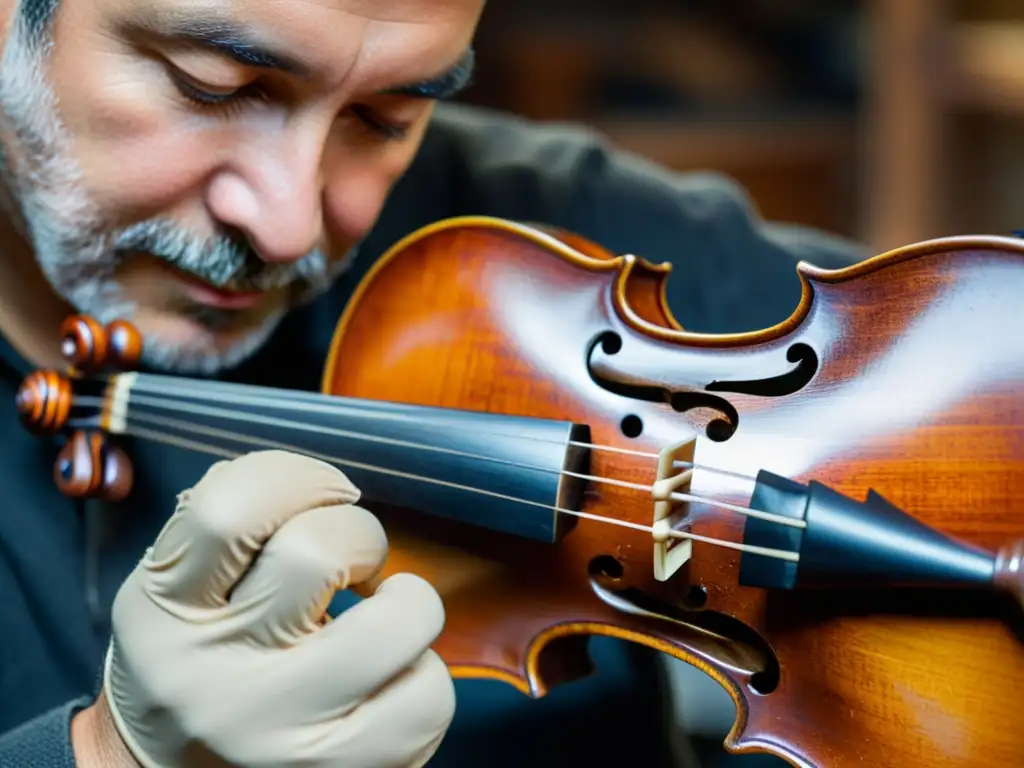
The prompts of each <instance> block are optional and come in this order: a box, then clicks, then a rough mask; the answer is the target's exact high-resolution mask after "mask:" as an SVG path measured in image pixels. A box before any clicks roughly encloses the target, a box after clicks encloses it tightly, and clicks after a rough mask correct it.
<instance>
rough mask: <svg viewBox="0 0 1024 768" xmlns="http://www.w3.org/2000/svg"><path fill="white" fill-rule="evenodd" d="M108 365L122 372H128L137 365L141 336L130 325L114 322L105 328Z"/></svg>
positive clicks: (119, 321) (122, 321) (140, 350)
mask: <svg viewBox="0 0 1024 768" xmlns="http://www.w3.org/2000/svg"><path fill="white" fill-rule="evenodd" d="M107 338H108V340H109V344H110V346H109V349H110V363H111V364H112V365H114V366H116V367H117V368H120V369H121V370H122V371H128V370H131V369H133V368H135V366H137V365H138V364H139V358H140V357H141V356H142V335H141V334H140V333H139V332H138V331H137V330H136V329H135V326H133V325H132V324H131V323H128V322H125V321H124V320H115V321H114V322H112V323H110V324H109V325H108V326H107Z"/></svg>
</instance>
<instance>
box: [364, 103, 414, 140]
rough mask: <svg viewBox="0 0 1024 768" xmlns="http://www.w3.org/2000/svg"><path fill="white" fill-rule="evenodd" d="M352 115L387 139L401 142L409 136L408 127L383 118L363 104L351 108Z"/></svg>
mask: <svg viewBox="0 0 1024 768" xmlns="http://www.w3.org/2000/svg"><path fill="white" fill-rule="evenodd" d="M350 109H351V110H352V114H354V115H355V116H356V117H358V118H359V119H360V120H362V121H363V123H365V124H366V125H367V127H369V128H370V129H371V130H372V131H374V132H375V133H378V134H380V135H382V136H384V137H385V138H388V139H394V140H395V141H401V140H402V139H404V138H405V137H406V136H408V134H409V126H408V125H399V124H397V123H393V122H390V121H388V120H385V119H384V118H382V117H381V116H380V115H379V114H377V113H376V112H375V111H374V110H372V109H370V108H369V107H367V106H364V105H362V104H353V105H352V107H350Z"/></svg>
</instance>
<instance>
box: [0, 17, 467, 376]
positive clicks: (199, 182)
mask: <svg viewBox="0 0 1024 768" xmlns="http://www.w3.org/2000/svg"><path fill="white" fill-rule="evenodd" d="M483 2H484V0H61V5H60V9H59V11H58V14H57V17H56V21H55V26H54V28H53V48H52V51H51V52H50V58H49V59H48V60H45V61H44V60H43V59H42V58H40V56H39V55H38V53H37V49H35V48H34V47H33V46H32V45H31V44H30V43H29V42H28V41H27V39H26V37H25V36H24V34H23V33H22V32H21V31H20V30H19V28H17V27H15V28H13V29H12V31H11V32H10V33H9V36H8V37H7V39H6V40H5V47H4V59H3V64H2V70H0V108H2V113H3V114H2V115H0V137H2V140H3V149H4V152H5V154H6V155H7V157H8V162H7V167H6V168H5V169H4V173H5V174H6V175H7V177H8V178H7V179H6V181H7V183H8V184H10V185H12V186H13V187H14V189H15V192H16V195H17V198H18V202H19V203H20V206H21V209H22V213H23V216H24V219H25V223H26V224H27V225H28V230H29V231H28V235H27V236H28V237H29V239H30V241H31V245H32V247H33V248H34V249H35V253H36V259H37V261H38V263H39V265H40V267H41V268H42V270H43V272H44V274H45V275H46V277H47V279H48V280H49V282H50V284H51V285H52V286H53V287H54V289H55V290H56V291H57V292H58V293H59V294H60V295H61V296H62V297H63V298H64V299H66V300H67V301H69V302H70V303H71V304H72V305H73V306H74V307H75V308H76V310H78V311H80V312H85V313H88V314H91V315H93V316H94V317H96V318H97V319H98V320H100V321H101V322H107V321H109V320H111V319H113V318H115V317H122V318H126V319H128V320H130V321H132V322H134V323H135V325H136V326H137V327H138V328H139V330H140V331H141V332H142V333H143V336H144V339H145V345H146V358H145V359H146V361H147V362H149V363H150V364H152V365H156V366H159V367H163V368H167V369H170V370H177V371H183V372H195V371H207V372H209V371H214V370H216V369H218V368H220V367H222V366H224V365H229V364H233V363H235V362H237V361H239V360H240V359H242V358H244V357H245V356H246V355H247V354H249V353H250V352H251V351H253V350H254V349H255V348H256V347H258V346H259V344H260V343H262V341H264V340H265V338H266V336H267V335H268V334H269V332H270V331H271V330H272V328H273V327H274V326H275V325H276V322H277V321H278V320H279V319H280V317H281V315H282V314H283V313H284V312H285V311H286V310H287V309H288V308H289V307H290V306H292V305H294V304H295V303H296V302H298V301H300V300H303V299H305V298H307V297H309V296H311V295H314V294H315V293H317V292H319V291H321V290H323V289H324V288H325V287H326V286H327V285H328V284H329V282H330V279H331V277H332V275H334V274H336V273H337V270H338V268H339V265H341V264H342V263H343V262H344V261H345V259H346V257H347V256H351V255H352V253H353V252H354V249H355V248H356V246H357V245H358V243H359V241H360V240H361V239H362V238H363V237H364V236H365V234H366V233H367V231H368V229H369V228H370V227H371V226H372V225H373V223H374V222H375V220H376V218H377V216H378V213H379V211H380V208H381V206H382V204H383V201H384V198H385V196H386V195H387V193H388V191H389V189H390V187H391V186H392V184H393V183H394V182H395V181H396V180H397V179H398V177H399V176H400V175H401V174H402V173H403V171H404V170H405V169H406V168H407V166H408V164H409V163H410V161H411V160H412V158H413V155H414V154H415V152H416V150H417V148H418V146H419V143H420V141H421V138H422V135H423V132H424V129H425V127H426V123H427V121H428V119H429V116H430V112H431V107H432V104H433V103H434V102H433V99H432V98H430V96H433V95H437V94H439V93H440V92H442V91H446V90H457V88H458V86H459V84H460V82H461V81H462V80H464V79H465V75H466V74H468V73H467V70H468V66H466V62H467V59H466V53H467V51H468V50H469V48H470V44H471V41H472V36H473V32H474V29H475V27H476V24H477V21H478V16H479V14H480V11H481V7H482V5H483ZM240 59H241V60H240ZM460 64H461V66H460ZM437 78H441V81H440V82H439V83H438V82H433V81H435V79H437ZM426 81H431V83H432V84H431V85H430V86H429V87H428V88H427V91H426V92H427V95H428V97H427V98H424V97H422V95H420V96H417V95H407V94H406V93H404V92H399V93H396V92H395V91H396V89H400V88H402V87H403V86H411V85H414V84H421V83H424V82H426ZM421 92H422V90H421Z"/></svg>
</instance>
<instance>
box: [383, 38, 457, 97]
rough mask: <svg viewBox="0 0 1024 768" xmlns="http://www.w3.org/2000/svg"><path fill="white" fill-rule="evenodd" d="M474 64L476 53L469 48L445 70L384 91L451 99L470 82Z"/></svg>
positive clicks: (395, 93)
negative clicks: (426, 78) (434, 75)
mask: <svg viewBox="0 0 1024 768" xmlns="http://www.w3.org/2000/svg"><path fill="white" fill-rule="evenodd" d="M475 64H476V54H475V53H474V51H473V49H472V48H469V49H467V50H466V52H465V53H464V54H462V58H461V59H459V60H458V61H457V62H456V63H455V64H454V65H453V66H452V67H450V68H449V69H448V70H447V71H446V72H444V73H442V74H440V75H437V76H436V77H431V78H429V79H428V80H423V81H421V82H419V83H411V84H410V85H402V86H398V87H397V88H389V89H388V90H386V91H385V93H387V94H394V95H399V96H416V97H418V98H423V99H452V98H454V97H455V96H457V95H458V94H459V92H460V91H462V90H463V89H464V88H466V87H467V86H469V84H470V83H471V82H472V80H473V68H474V66H475Z"/></svg>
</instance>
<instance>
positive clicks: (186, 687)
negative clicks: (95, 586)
mask: <svg viewBox="0 0 1024 768" xmlns="http://www.w3.org/2000/svg"><path fill="white" fill-rule="evenodd" d="M358 497H359V492H358V491H357V490H356V488H355V487H354V486H353V485H352V484H351V483H350V482H349V481H348V480H347V479H346V478H345V476H344V475H343V474H341V473H340V472H339V471H338V470H336V469H334V468H333V467H331V466H330V465H328V464H325V463H321V462H319V461H315V460H313V459H309V458H305V457H302V456H298V455H295V454H290V453H283V452H279V451H271V452H261V453H253V454H249V455H247V456H244V457H242V458H239V459H236V460H234V461H231V462H221V463H219V464H216V465H215V466H213V467H212V468H211V469H210V471H209V472H208V473H207V474H206V476H205V477H204V478H203V479H202V480H201V481H200V482H199V483H198V484H197V485H196V487H195V488H193V489H192V490H191V491H188V492H186V493H183V494H182V495H181V497H180V499H179V505H178V509H177V511H176V512H175V514H174V516H173V517H172V518H171V519H170V521H169V522H168V523H167V525H166V527H165V528H164V530H163V531H162V532H161V534H160V536H159V537H158V538H157V540H156V543H155V544H154V546H153V547H152V548H151V549H150V550H149V551H148V552H147V553H146V556H145V557H144V558H143V560H142V561H141V562H140V563H139V565H138V567H137V568H136V569H135V571H134V572H133V573H132V574H131V576H129V578H128V579H127V580H126V581H125V583H124V584H123V585H122V587H121V589H120V591H119V592H118V594H117V597H116V600H115V602H114V610H113V638H112V642H111V646H110V651H109V653H108V656H107V664H106V669H105V675H104V688H105V694H106V697H107V699H108V703H109V707H110V709H111V713H112V715H113V720H114V723H115V725H116V727H117V730H118V731H119V733H120V735H121V737H122V738H123V740H124V742H125V744H126V745H127V746H128V748H129V750H130V751H131V752H132V753H133V754H134V755H135V758H136V760H138V761H139V762H140V763H141V764H142V765H143V766H147V768H178V767H179V766H181V767H182V768H184V767H185V766H188V768H205V767H206V766H224V765H232V766H275V767H281V768H287V767H289V766H302V768H317V767H320V766H323V767H327V766H332V767H334V766H337V767H339V768H340V767H342V766H343V767H344V768H385V767H386V768H409V767H410V766H420V765H423V764H424V763H426V762H427V760H428V759H429V758H430V757H431V756H432V755H433V754H434V752H435V751H436V749H437V747H438V746H439V744H440V742H441V739H442V737H443V735H444V733H445V732H446V730H447V728H448V726H449V724H450V722H451V719H452V716H453V714H454V709H455V695H454V687H453V685H452V680H451V677H450V675H449V673H448V670H447V668H446V667H445V666H444V664H443V663H442V662H441V660H440V658H439V657H438V656H437V655H436V654H435V653H434V652H433V651H431V650H430V649H429V646H430V644H431V643H432V642H433V641H434V639H435V638H436V637H437V635H438V634H439V633H440V631H441V629H442V626H443V624H444V609H443V607H442V605H441V600H440V598H439V596H438V595H437V593H436V592H435V591H434V590H433V588H432V587H431V586H430V585H429V584H428V583H427V582H425V581H423V580H422V579H420V578H419V577H416V576H412V575H409V574H398V575H395V576H392V577H391V578H389V579H387V580H386V581H384V582H383V584H381V586H380V587H379V588H378V589H377V590H376V592H375V593H374V594H373V595H372V596H370V597H368V598H366V599H364V600H363V601H361V602H360V603H359V604H357V605H355V606H353V607H352V608H350V609H349V610H347V611H345V612H344V613H342V614H341V615H340V616H338V617H336V618H335V619H334V620H333V621H330V622H329V623H326V624H324V623H323V621H322V620H323V617H324V616H325V613H324V611H325V609H326V608H327V605H328V603H329V602H330V600H331V597H332V595H333V593H334V592H335V590H338V589H345V588H346V587H350V586H353V585H356V584H358V583H360V582H365V581H366V580H367V579H370V578H371V577H373V576H374V575H375V574H376V572H377V571H378V570H379V569H380V567H381V565H382V564H383V561H384V557H385V555H386V552H387V541H386V538H385V536H384V531H383V529H382V528H381V525H380V524H379V523H378V521H377V519H376V518H375V517H373V516H372V515H371V514H370V513H369V512H366V511H365V510H363V509H361V508H359V507H356V506H353V504H354V502H355V501H356V500H357V499H358ZM257 556H258V557H257Z"/></svg>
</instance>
